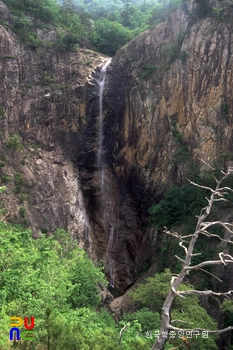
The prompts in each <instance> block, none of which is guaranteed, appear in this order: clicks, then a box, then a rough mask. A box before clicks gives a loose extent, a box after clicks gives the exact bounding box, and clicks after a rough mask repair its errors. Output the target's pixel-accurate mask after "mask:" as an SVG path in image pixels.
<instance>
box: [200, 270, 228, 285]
mask: <svg viewBox="0 0 233 350" xmlns="http://www.w3.org/2000/svg"><path fill="white" fill-rule="evenodd" d="M199 270H201V271H203V272H205V273H207V274H208V275H210V276H212V277H214V278H215V279H216V280H218V281H219V282H223V281H222V280H220V278H218V277H217V276H215V275H213V274H212V273H210V272H209V271H206V270H205V269H202V268H200V269H199Z"/></svg>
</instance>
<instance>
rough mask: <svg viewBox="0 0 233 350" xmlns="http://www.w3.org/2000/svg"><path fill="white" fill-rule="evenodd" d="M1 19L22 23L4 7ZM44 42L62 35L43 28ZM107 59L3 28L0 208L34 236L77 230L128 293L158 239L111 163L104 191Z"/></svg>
mask: <svg viewBox="0 0 233 350" xmlns="http://www.w3.org/2000/svg"><path fill="white" fill-rule="evenodd" d="M0 14H1V17H2V19H3V20H4V21H6V22H8V23H10V24H12V23H13V21H14V20H13V16H12V15H11V13H10V12H9V10H8V9H7V7H6V6H5V5H4V4H3V3H2V2H1V1H0ZM3 23H5V22H3ZM40 35H41V37H42V38H47V40H54V35H56V34H55V32H54V31H53V30H51V31H50V32H43V31H42V30H41V29H40ZM107 60H108V57H105V56H101V55H99V54H97V53H95V52H93V51H91V50H86V49H80V50H79V52H78V53H72V52H58V51H54V50H48V49H46V48H43V47H40V48H38V49H37V50H32V49H30V48H28V47H25V46H24V45H22V44H21V43H20V42H19V40H18V37H17V36H16V35H15V34H14V33H13V32H12V30H11V29H10V26H5V25H1V26H0V79H1V84H0V133H1V136H0V165H1V167H0V172H1V173H0V178H1V185H6V188H7V190H6V192H5V193H4V194H3V195H2V196H1V200H2V201H3V205H4V206H5V208H6V213H5V218H6V219H8V220H10V221H19V222H21V223H23V224H25V225H26V226H29V227H31V228H32V230H33V235H34V236H35V237H36V236H38V235H39V234H40V233H41V232H43V233H48V234H51V233H52V232H53V231H54V230H55V229H57V228H63V229H67V230H69V231H70V233H71V234H72V235H73V236H74V237H76V238H77V240H78V242H79V243H80V245H81V246H82V247H84V248H85V249H86V250H87V252H88V253H89V255H90V257H91V258H93V259H94V260H98V259H101V260H103V263H104V266H105V272H106V275H107V276H108V277H109V280H110V275H111V274H113V275H114V276H113V278H114V284H115V286H116V287H118V288H119V289H120V290H121V291H123V290H124V289H125V288H126V287H127V286H128V285H130V284H131V283H132V282H133V281H134V280H135V276H136V273H137V272H138V271H140V270H141V269H142V267H143V261H144V257H143V254H144V251H145V250H148V249H149V247H148V244H149V243H150V241H149V240H148V241H147V240H145V237H144V235H142V233H141V223H140V220H139V219H138V218H137V211H136V210H135V207H134V202H133V201H132V199H131V196H130V193H128V192H129V191H128V189H127V186H126V184H125V183H124V181H120V180H119V179H118V178H117V177H116V176H115V174H114V173H113V172H112V168H111V164H110V162H108V160H107V159H106V170H105V171H106V178H107V182H106V183H105V194H104V195H103V193H102V192H103V191H102V189H101V184H100V179H99V169H98V167H97V148H98V118H99V90H98V77H99V74H100V67H102V66H103V65H104V63H105V62H106V61H107ZM108 136H109V137H110V138H111V137H112V135H111V134H108V135H107V137H106V138H105V139H108ZM104 143H105V141H104ZM106 208H108V210H107V211H106ZM111 220H113V221H114V230H113V227H111V226H110V225H109V221H111ZM111 234H112V235H113V236H114V237H112V238H113V240H112V242H110V235H111ZM142 242H144V243H143V244H142ZM142 246H143V247H144V248H143V249H141V247H142Z"/></svg>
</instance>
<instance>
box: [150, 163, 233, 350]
mask: <svg viewBox="0 0 233 350" xmlns="http://www.w3.org/2000/svg"><path fill="white" fill-rule="evenodd" d="M211 169H212V171H213V177H214V179H215V181H216V186H215V188H214V189H212V188H211V187H208V186H201V185H198V184H196V183H194V182H191V181H190V183H191V184H193V185H194V186H197V187H199V188H204V189H206V190H208V191H210V192H211V195H210V197H209V198H206V199H207V201H208V203H207V206H206V207H204V208H203V209H202V210H201V212H200V215H199V216H198V217H197V218H198V220H197V224H196V227H195V230H194V233H192V234H188V235H185V236H182V235H180V234H179V233H177V232H170V231H169V230H168V229H166V228H165V231H164V232H165V233H166V234H167V235H172V236H173V237H175V238H177V239H178V241H179V246H180V247H181V248H182V249H183V250H184V253H185V258H184V259H183V258H181V257H179V256H177V255H176V258H177V259H178V260H179V261H180V262H181V263H182V268H181V270H180V273H179V274H178V275H176V276H173V277H172V279H171V287H170V290H169V292H168V294H167V297H166V300H165V302H164V304H163V307H162V313H161V318H162V325H161V328H160V332H159V335H158V338H157V340H156V342H155V343H154V345H153V347H152V350H162V349H164V345H165V343H166V341H167V340H168V336H164V335H165V334H166V335H168V334H169V332H170V331H173V332H174V331H175V332H180V331H183V332H194V331H202V332H208V333H213V334H220V333H224V332H227V331H230V330H233V326H229V327H226V328H224V329H220V330H209V329H204V328H195V329H186V328H179V327H174V326H173V325H172V324H171V323H172V319H171V308H172V304H173V302H174V300H175V298H176V297H178V298H182V299H186V297H185V295H188V296H189V295H192V296H193V295H196V296H201V295H212V296H215V297H217V296H230V295H233V290H230V291H228V292H226V293H216V292H214V291H212V290H205V291H204V290H196V289H190V290H182V291H180V290H178V288H179V287H180V285H181V283H182V282H183V280H184V278H185V276H186V275H188V274H189V272H190V271H195V270H202V271H205V270H204V268H205V267H206V266H211V265H226V264H228V263H233V256H231V255H230V254H228V253H224V252H220V253H219V254H218V255H219V259H217V260H210V261H203V262H200V263H198V264H196V265H192V258H193V257H195V256H197V255H201V253H195V254H194V252H193V251H194V247H195V243H196V241H197V239H198V237H199V235H205V236H207V237H210V238H211V237H212V238H213V237H215V238H216V237H217V238H218V239H219V240H220V241H222V242H225V243H233V224H230V223H227V222H222V221H206V218H207V217H208V216H209V214H210V211H211V209H212V207H213V204H214V203H215V202H220V201H226V199H225V198H224V196H225V195H227V194H228V193H229V191H232V189H231V188H229V187H227V186H224V180H225V179H226V178H227V177H228V176H229V175H230V174H231V171H230V170H231V168H229V170H228V172H227V173H224V172H223V171H221V176H222V177H221V179H220V180H218V179H217V178H216V177H215V175H214V170H215V169H213V168H212V167H211ZM216 225H217V226H221V227H223V228H224V230H226V231H227V232H228V233H230V235H232V238H230V239H227V240H225V239H224V238H222V237H221V236H220V235H219V234H216V233H211V232H210V229H211V227H213V226H216ZM205 272H206V271H205ZM178 321H179V320H178ZM187 323H188V322H187Z"/></svg>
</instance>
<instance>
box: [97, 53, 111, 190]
mask: <svg viewBox="0 0 233 350" xmlns="http://www.w3.org/2000/svg"><path fill="white" fill-rule="evenodd" d="M110 63H111V59H109V60H108V61H107V62H106V63H105V65H104V66H103V67H102V69H101V75H100V80H99V81H98V85H99V145H98V153H97V166H98V169H99V171H100V175H101V184H102V185H103V184H104V159H103V93H104V83H105V78H106V71H107V68H108V66H109V64H110Z"/></svg>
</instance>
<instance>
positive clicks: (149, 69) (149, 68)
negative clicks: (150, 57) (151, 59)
mask: <svg viewBox="0 0 233 350" xmlns="http://www.w3.org/2000/svg"><path fill="white" fill-rule="evenodd" d="M157 69H158V67H157V66H153V65H151V64H147V65H146V66H145V67H143V68H142V71H141V73H140V78H141V79H145V80H147V79H150V78H152V77H153V74H154V73H155V72H156V71H157Z"/></svg>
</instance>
